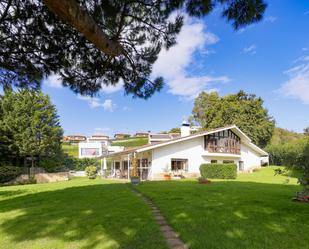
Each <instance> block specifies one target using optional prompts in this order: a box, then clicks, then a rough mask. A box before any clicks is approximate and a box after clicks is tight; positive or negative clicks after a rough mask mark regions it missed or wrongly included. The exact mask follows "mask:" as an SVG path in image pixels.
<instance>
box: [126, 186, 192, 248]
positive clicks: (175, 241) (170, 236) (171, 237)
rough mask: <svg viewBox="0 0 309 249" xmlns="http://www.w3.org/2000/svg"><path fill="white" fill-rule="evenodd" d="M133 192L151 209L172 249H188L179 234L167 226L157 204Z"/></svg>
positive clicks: (134, 190)
mask: <svg viewBox="0 0 309 249" xmlns="http://www.w3.org/2000/svg"><path fill="white" fill-rule="evenodd" d="M132 191H133V192H134V193H135V194H136V195H137V196H139V197H140V198H141V199H142V200H143V201H144V202H145V203H146V204H147V205H148V206H149V207H150V208H151V211H152V213H153V217H154V218H155V220H156V222H157V223H158V225H159V228H160V231H161V233H162V235H163V236H164V238H165V240H166V242H167V244H168V246H169V248H170V249H188V246H187V245H186V244H185V243H183V241H181V240H180V239H179V237H178V234H177V233H175V232H174V230H173V229H172V228H171V227H170V226H169V225H168V224H167V222H166V220H165V218H164V217H163V216H162V214H161V212H160V210H159V209H158V208H157V207H156V206H155V204H154V203H153V202H152V201H151V200H149V199H147V198H146V197H144V196H143V194H141V193H140V192H138V191H137V190H136V189H132Z"/></svg>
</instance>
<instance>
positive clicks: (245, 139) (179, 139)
mask: <svg viewBox="0 0 309 249" xmlns="http://www.w3.org/2000/svg"><path fill="white" fill-rule="evenodd" d="M227 129H231V130H232V131H233V132H235V133H236V134H237V135H238V136H240V137H241V139H242V141H243V142H244V143H245V144H247V145H248V146H250V147H251V148H252V149H253V150H255V151H257V152H258V153H260V154H261V155H268V153H267V152H266V151H264V150H262V149H261V148H259V147H258V146H257V145H255V144H253V143H252V142H251V139H250V138H249V137H248V136H247V135H246V134H245V133H244V132H242V131H241V130H240V129H239V128H238V127H237V126H236V125H228V126H224V127H220V128H216V129H211V130H207V131H201V132H197V133H195V134H192V135H189V136H185V137H176V138H173V139H170V140H167V141H163V142H159V143H156V144H147V145H143V146H139V147H135V148H130V149H128V150H124V151H121V152H115V153H111V154H109V155H108V156H110V157H112V156H117V155H123V154H128V153H132V152H137V153H138V152H143V151H147V150H151V149H155V148H159V147H163V146H166V145H170V144H174V143H178V142H182V141H186V140H190V139H193V138H196V137H201V136H205V135H208V134H212V133H215V132H219V131H224V130H227Z"/></svg>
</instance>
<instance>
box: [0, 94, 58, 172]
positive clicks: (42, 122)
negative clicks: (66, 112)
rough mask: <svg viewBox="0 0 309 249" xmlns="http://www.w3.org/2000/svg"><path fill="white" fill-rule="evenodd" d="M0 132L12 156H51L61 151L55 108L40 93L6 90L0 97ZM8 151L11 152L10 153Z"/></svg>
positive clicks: (40, 157) (38, 157) (39, 157)
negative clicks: (11, 148)
mask: <svg viewBox="0 0 309 249" xmlns="http://www.w3.org/2000/svg"><path fill="white" fill-rule="evenodd" d="M0 104H1V105H0V109H1V113H2V116H1V119H0V129H1V131H3V133H2V134H3V135H5V134H6V135H5V137H6V141H7V144H8V145H9V146H10V147H13V148H14V150H15V152H14V155H15V157H21V158H23V159H25V158H26V157H30V158H31V161H32V166H33V165H34V159H35V158H37V159H38V161H40V159H42V158H50V157H53V156H54V155H55V154H56V153H59V152H60V151H61V138H62V128H61V127H60V123H59V118H58V116H57V112H56V108H55V106H54V105H52V104H51V103H50V100H49V97H48V96H47V95H44V94H43V93H42V92H36V91H29V90H21V91H18V92H12V91H6V92H5V94H4V95H3V96H1V98H0ZM10 151H12V150H10Z"/></svg>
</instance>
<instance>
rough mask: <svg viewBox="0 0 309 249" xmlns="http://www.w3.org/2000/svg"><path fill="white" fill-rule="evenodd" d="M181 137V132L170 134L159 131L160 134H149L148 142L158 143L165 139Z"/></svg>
mask: <svg viewBox="0 0 309 249" xmlns="http://www.w3.org/2000/svg"><path fill="white" fill-rule="evenodd" d="M177 137H180V134H179V133H169V134H162V133H158V134H152V133H150V134H149V137H148V139H149V140H148V143H149V144H157V143H161V142H164V141H168V140H171V139H174V138H177Z"/></svg>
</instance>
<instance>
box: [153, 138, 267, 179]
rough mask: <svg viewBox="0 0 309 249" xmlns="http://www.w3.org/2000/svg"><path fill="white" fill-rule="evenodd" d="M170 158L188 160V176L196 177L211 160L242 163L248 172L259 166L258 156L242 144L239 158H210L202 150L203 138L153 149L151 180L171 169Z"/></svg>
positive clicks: (210, 156) (222, 156)
mask: <svg viewBox="0 0 309 249" xmlns="http://www.w3.org/2000/svg"><path fill="white" fill-rule="evenodd" d="M172 158H177V159H188V176H198V175H199V167H200V165H201V164H202V163H210V162H211V160H217V162H218V163H222V162H223V160H233V161H234V162H235V164H237V166H238V164H239V161H243V162H244V171H249V170H251V169H253V168H257V167H260V165H261V156H260V154H259V153H257V152H256V151H255V150H253V149H252V148H250V147H249V146H248V145H246V144H244V143H242V144H241V155H240V156H239V157H235V156H224V155H220V156H212V155H209V153H207V152H206V151H205V150H204V140H203V137H198V138H194V139H190V140H186V141H182V142H178V143H174V144H170V145H166V146H162V147H159V148H156V149H153V150H152V166H151V178H152V179H158V178H161V177H162V176H163V173H164V169H165V168H168V169H170V168H171V159H172Z"/></svg>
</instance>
